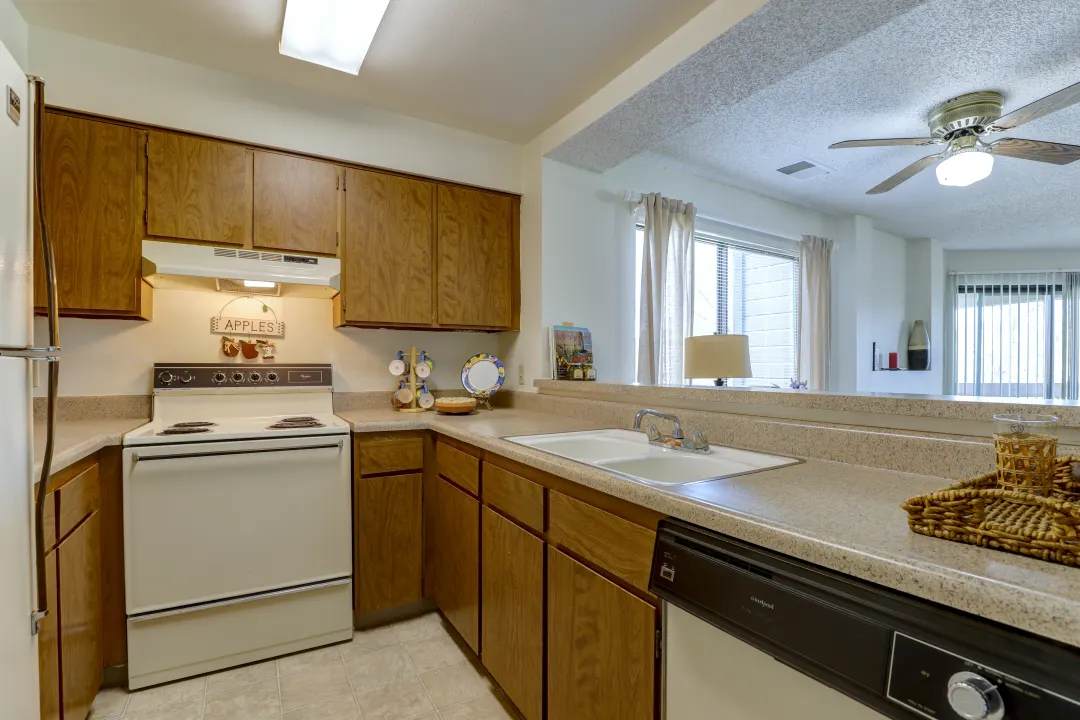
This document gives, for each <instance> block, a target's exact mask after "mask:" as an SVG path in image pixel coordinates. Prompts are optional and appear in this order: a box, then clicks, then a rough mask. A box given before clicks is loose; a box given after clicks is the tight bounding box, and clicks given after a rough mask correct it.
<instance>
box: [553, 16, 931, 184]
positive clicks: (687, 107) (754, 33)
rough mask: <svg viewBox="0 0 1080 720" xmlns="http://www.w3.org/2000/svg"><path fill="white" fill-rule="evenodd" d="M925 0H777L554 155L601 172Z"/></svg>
mask: <svg viewBox="0 0 1080 720" xmlns="http://www.w3.org/2000/svg"><path fill="white" fill-rule="evenodd" d="M926 1H927V0H826V1H825V2H823V1H822V0H771V1H770V2H769V3H768V4H767V5H765V6H763V7H762V8H760V9H759V10H758V11H757V12H755V13H753V14H752V15H750V17H748V18H746V19H745V20H743V21H742V22H740V23H739V24H738V25H736V26H735V27H733V28H732V29H731V30H729V31H728V32H726V33H724V34H723V35H721V36H720V37H718V38H716V39H715V40H713V41H712V42H711V43H709V44H708V45H706V46H705V47H704V48H702V49H701V50H699V51H698V52H697V53H695V54H694V55H691V56H690V57H689V58H687V59H686V60H685V61H684V62H682V63H681V64H679V65H678V66H677V67H675V68H673V69H672V70H670V71H669V72H667V73H666V74H665V75H663V76H661V77H660V78H658V79H657V80H656V81H655V82H653V83H652V84H651V85H649V86H648V87H646V88H643V89H642V90H641V91H639V92H638V93H636V94H635V95H634V96H633V97H631V98H630V99H628V100H627V101H626V102H624V103H623V104H621V105H619V106H618V107H616V108H614V109H612V110H611V111H610V112H608V113H607V114H606V115H604V116H603V117H601V118H599V119H598V120H596V121H595V122H593V123H592V124H591V125H589V126H588V127H587V128H585V129H584V130H582V131H581V132H580V133H578V134H577V135H575V136H574V137H572V138H570V139H569V140H567V141H566V142H565V143H563V144H562V145H560V146H559V147H557V148H555V149H554V150H553V151H552V152H550V153H548V157H551V158H552V159H554V160H559V161H561V162H565V163H569V164H571V165H576V166H578V167H582V168H586V169H589V170H594V171H596V172H603V171H605V170H610V169H611V168H613V167H615V166H616V165H618V164H619V163H621V162H623V161H624V160H629V159H630V158H631V157H634V156H635V155H637V154H639V153H641V152H643V151H645V150H647V149H649V148H650V147H652V146H653V145H655V144H656V143H658V142H660V141H662V140H664V139H665V138H667V137H670V136H671V135H672V134H674V133H677V132H680V131H682V130H684V129H686V128H688V127H690V126H692V125H694V124H695V123H698V122H702V121H705V120H707V119H708V118H710V117H713V116H714V115H716V114H717V113H720V112H722V111H723V110H724V109H726V108H729V107H731V106H732V105H734V104H736V103H738V102H740V101H741V100H743V99H745V98H747V97H750V96H752V95H753V94H754V93H756V92H758V91H760V90H762V89H763V88H766V87H768V86H769V85H771V84H773V83H775V82H778V81H780V80H783V79H784V78H786V77H789V76H790V75H791V74H792V73H795V72H797V71H798V70H800V69H802V68H805V67H807V66H808V65H810V64H811V63H813V62H814V61H815V60H818V59H820V58H822V57H825V56H827V55H828V54H829V53H833V52H836V51H837V50H839V49H841V48H843V47H844V46H845V45H847V44H849V43H850V42H852V41H853V40H855V39H857V38H858V37H860V36H862V35H864V34H866V33H867V32H870V31H872V30H873V29H875V28H877V27H879V26H881V25H883V24H885V23H887V22H888V21H889V20H891V19H892V18H895V17H896V16H898V15H901V14H903V13H904V12H907V11H909V10H911V9H912V8H914V7H918V6H919V5H922V4H923V3H925V2H926Z"/></svg>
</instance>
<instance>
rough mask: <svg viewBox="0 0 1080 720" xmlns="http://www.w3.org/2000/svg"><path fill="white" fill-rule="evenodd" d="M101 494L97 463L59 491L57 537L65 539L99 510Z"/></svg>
mask: <svg viewBox="0 0 1080 720" xmlns="http://www.w3.org/2000/svg"><path fill="white" fill-rule="evenodd" d="M100 494H101V487H100V485H99V478H98V464H97V463H94V464H93V465H91V466H90V467H88V468H86V469H85V470H83V471H82V472H81V473H79V474H78V475H76V476H75V477H73V478H72V479H71V480H70V481H69V482H68V483H67V484H65V485H64V486H62V487H61V488H60V489H59V490H57V491H56V496H57V501H58V502H57V504H58V509H57V535H56V536H57V537H58V538H62V537H64V536H65V535H67V534H68V533H69V532H71V531H72V530H74V529H75V526H76V525H78V524H79V523H81V522H82V521H83V518H85V517H86V516H87V515H89V514H90V513H92V512H94V511H95V510H97V509H98V506H99V505H100Z"/></svg>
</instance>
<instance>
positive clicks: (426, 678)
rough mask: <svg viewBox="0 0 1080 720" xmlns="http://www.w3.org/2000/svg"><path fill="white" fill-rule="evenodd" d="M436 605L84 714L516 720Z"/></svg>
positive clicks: (150, 719)
mask: <svg viewBox="0 0 1080 720" xmlns="http://www.w3.org/2000/svg"><path fill="white" fill-rule="evenodd" d="M511 707H512V706H511V705H510V703H509V702H508V701H507V700H506V698H505V696H504V695H503V694H502V691H501V690H499V689H498V687H497V686H496V685H495V683H494V681H492V680H491V679H490V678H489V677H488V676H487V675H486V674H485V673H484V671H483V670H482V669H481V668H480V666H479V664H478V663H477V661H476V658H475V657H474V656H473V654H472V653H471V652H470V651H469V650H468V648H466V647H465V646H464V645H463V644H461V642H460V640H458V639H457V638H456V637H455V636H454V635H453V634H452V633H451V632H450V631H449V630H448V629H447V627H446V625H445V623H444V621H443V619H442V618H441V617H440V616H439V615H438V614H437V613H431V614H428V615H422V616H420V617H418V618H414V619H412V620H406V621H403V622H400V623H395V624H393V625H387V626H385V627H380V628H375V629H373V630H366V631H364V632H358V633H356V634H355V635H354V636H353V639H352V641H351V642H348V643H343V644H340V645H333V646H330V647H325V648H320V649H318V650H312V651H310V652H305V653H299V654H297V655H290V656H288V657H283V658H278V659H277V660H268V661H266V662H262V663H256V664H254V665H247V666H245V667H242V668H236V669H233V670H226V671H224V672H220V673H216V674H213V675H205V676H202V677H197V678H191V679H188V680H181V681H179V682H175V683H170V684H168V685H161V686H158V687H153V688H148V689H146V690H139V691H136V692H134V693H128V692H126V691H125V690H121V689H117V688H111V689H107V690H102V691H101V692H100V693H99V694H98V696H97V699H96V700H95V701H94V707H93V708H92V709H91V711H90V720H116V719H118V718H123V720H316V719H318V720H519V719H518V715H517V714H516V713H515V712H514V711H513V710H512V709H511Z"/></svg>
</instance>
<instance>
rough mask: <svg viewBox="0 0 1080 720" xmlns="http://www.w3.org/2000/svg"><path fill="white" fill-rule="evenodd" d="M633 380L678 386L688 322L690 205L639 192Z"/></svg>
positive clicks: (691, 291)
mask: <svg viewBox="0 0 1080 720" xmlns="http://www.w3.org/2000/svg"><path fill="white" fill-rule="evenodd" d="M641 204H642V206H643V207H644V209H645V233H644V235H645V242H644V243H643V244H642V250H641V253H642V256H641V297H640V298H639V302H640V304H641V327H640V328H639V329H638V364H637V381H638V382H639V383H643V384H647V385H681V384H683V382H684V379H683V340H684V339H686V337H687V336H688V335H690V334H692V329H693V323H694V206H693V204H691V203H684V202H681V201H679V200H671V199H669V198H664V197H661V196H660V194H659V193H650V194H648V195H645V196H644V197H643V198H642V201H641Z"/></svg>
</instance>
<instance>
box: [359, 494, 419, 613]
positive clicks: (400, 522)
mask: <svg viewBox="0 0 1080 720" xmlns="http://www.w3.org/2000/svg"><path fill="white" fill-rule="evenodd" d="M422 485H423V476H422V475H419V474H416V475H388V476H384V477H369V478H360V479H357V480H356V493H355V495H356V519H357V524H356V552H355V554H354V557H355V559H356V587H357V591H356V613H357V614H361V613H366V612H372V611H373V610H383V609H385V608H392V607H396V606H398V605H404V604H406V603H411V602H415V601H417V600H420V599H421V597H422V592H421V582H422V580H423V561H424V558H423V553H424V548H423V516H422V512H423V511H422V507H421V489H422Z"/></svg>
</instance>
